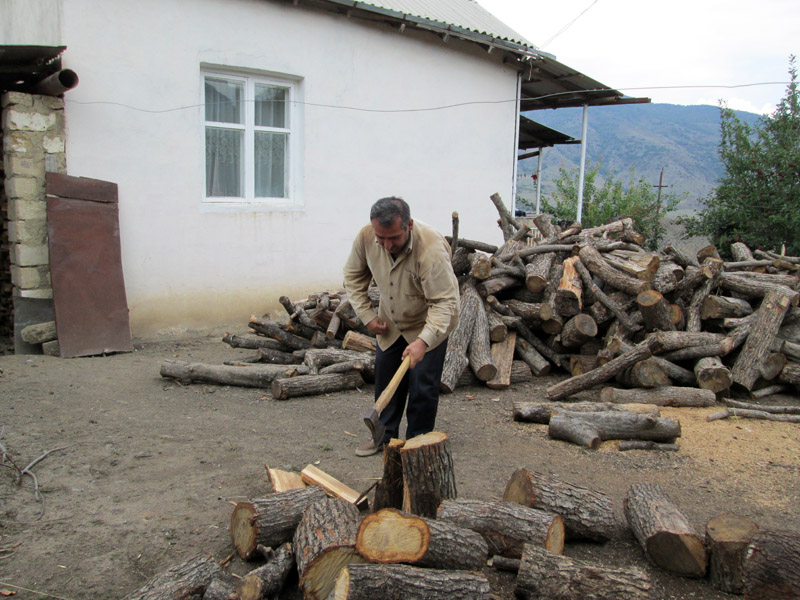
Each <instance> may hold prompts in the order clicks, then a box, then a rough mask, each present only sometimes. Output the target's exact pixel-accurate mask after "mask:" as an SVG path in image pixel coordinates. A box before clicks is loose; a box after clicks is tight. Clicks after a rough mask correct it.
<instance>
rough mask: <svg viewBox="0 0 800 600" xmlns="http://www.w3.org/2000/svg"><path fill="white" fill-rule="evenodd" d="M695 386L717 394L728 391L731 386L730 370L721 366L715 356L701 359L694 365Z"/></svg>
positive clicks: (720, 361) (720, 362)
mask: <svg viewBox="0 0 800 600" xmlns="http://www.w3.org/2000/svg"><path fill="white" fill-rule="evenodd" d="M694 374H695V376H696V377H697V385H698V387H700V388H701V389H704V390H711V391H712V392H714V393H715V394H716V393H719V392H724V391H725V390H727V389H729V388H730V387H731V385H732V384H733V378H732V376H731V370H730V369H729V368H728V367H726V366H725V365H723V364H722V360H720V358H719V357H717V356H707V357H705V358H701V359H700V360H698V361H697V362H696V363H695V365H694Z"/></svg>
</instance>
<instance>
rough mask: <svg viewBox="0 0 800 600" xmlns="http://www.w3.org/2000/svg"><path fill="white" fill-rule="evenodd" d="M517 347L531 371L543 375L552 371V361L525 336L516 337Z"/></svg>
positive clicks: (518, 353) (539, 375) (521, 357)
mask: <svg viewBox="0 0 800 600" xmlns="http://www.w3.org/2000/svg"><path fill="white" fill-rule="evenodd" d="M515 348H516V352H517V355H518V356H519V358H520V359H522V360H523V361H524V362H525V364H527V365H528V367H530V370H531V373H533V374H534V375H536V376H537V377H541V376H543V375H547V374H548V373H549V372H550V363H549V362H548V361H547V359H546V358H545V357H544V356H542V355H541V354H540V353H539V352H538V351H537V350H536V348H534V347H533V346H531V345H530V343H528V341H527V340H526V339H525V338H523V337H516V339H515Z"/></svg>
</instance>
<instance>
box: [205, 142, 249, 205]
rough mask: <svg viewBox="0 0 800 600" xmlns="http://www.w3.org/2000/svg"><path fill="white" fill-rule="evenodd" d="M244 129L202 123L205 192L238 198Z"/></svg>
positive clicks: (240, 184) (242, 192)
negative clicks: (204, 139)
mask: <svg viewBox="0 0 800 600" xmlns="http://www.w3.org/2000/svg"><path fill="white" fill-rule="evenodd" d="M243 150H244V132H243V131H241V130H236V129H220V128H216V127H206V196H208V197H219V198H241V197H243V196H244V190H243V186H242V156H243V154H244V152H243Z"/></svg>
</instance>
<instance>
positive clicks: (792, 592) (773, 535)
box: [744, 530, 800, 600]
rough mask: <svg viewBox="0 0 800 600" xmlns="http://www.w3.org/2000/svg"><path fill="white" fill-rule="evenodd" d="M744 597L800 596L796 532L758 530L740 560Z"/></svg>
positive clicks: (751, 599)
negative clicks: (743, 559)
mask: <svg viewBox="0 0 800 600" xmlns="http://www.w3.org/2000/svg"><path fill="white" fill-rule="evenodd" d="M744 597H745V600H789V599H790V598H792V599H794V598H800V535H798V534H797V533H795V532H789V531H774V530H773V531H770V530H761V531H758V532H757V533H756V534H755V536H754V537H753V541H752V542H750V545H749V546H748V549H747V553H746V555H745V562H744Z"/></svg>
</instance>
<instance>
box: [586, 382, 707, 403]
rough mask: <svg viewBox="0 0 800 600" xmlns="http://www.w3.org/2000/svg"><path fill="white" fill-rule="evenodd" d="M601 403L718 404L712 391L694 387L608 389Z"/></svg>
mask: <svg viewBox="0 0 800 600" xmlns="http://www.w3.org/2000/svg"><path fill="white" fill-rule="evenodd" d="M600 401H601V402H615V403H621V404H636V403H640V404H654V405H656V406H684V407H688V406H691V407H703V406H714V405H715V404H717V396H716V394H715V393H714V392H713V391H712V390H708V389H701V388H694V387H676V386H663V387H657V388H652V389H636V388H633V389H620V388H613V387H607V388H603V390H602V391H601V392H600Z"/></svg>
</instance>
